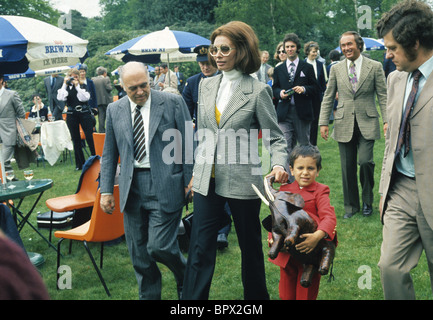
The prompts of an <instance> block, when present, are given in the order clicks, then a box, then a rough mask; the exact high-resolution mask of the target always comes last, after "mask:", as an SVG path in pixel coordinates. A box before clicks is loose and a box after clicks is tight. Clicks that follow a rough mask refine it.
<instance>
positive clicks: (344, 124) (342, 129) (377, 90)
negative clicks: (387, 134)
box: [319, 57, 387, 142]
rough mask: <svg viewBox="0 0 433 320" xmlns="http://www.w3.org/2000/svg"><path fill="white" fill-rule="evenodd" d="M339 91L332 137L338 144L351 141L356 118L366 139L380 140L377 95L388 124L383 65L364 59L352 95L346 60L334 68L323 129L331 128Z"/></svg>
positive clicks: (324, 105) (321, 122)
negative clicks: (331, 116)
mask: <svg viewBox="0 0 433 320" xmlns="http://www.w3.org/2000/svg"><path fill="white" fill-rule="evenodd" d="M337 92H338V106H337V110H336V112H335V116H334V131H333V132H332V138H334V139H335V140H336V141H338V142H349V141H350V140H351V139H352V136H353V130H354V125H355V119H356V121H357V123H358V126H359V129H360V131H361V134H362V136H363V137H364V138H365V139H367V140H378V139H380V132H381V130H380V125H379V113H378V111H377V108H376V95H377V98H378V100H379V107H380V112H381V114H382V119H383V122H384V123H385V122H387V117H386V80H385V75H384V72H383V69H382V64H381V63H379V62H377V61H374V60H371V59H369V58H366V57H363V62H362V68H361V77H360V79H359V81H358V85H357V89H356V93H355V94H354V93H353V92H352V85H351V83H350V81H349V76H348V70H347V59H345V60H343V61H341V62H340V63H337V64H336V65H334V66H333V67H332V68H331V73H330V75H329V81H328V86H327V88H326V91H325V95H324V97H323V101H322V106H321V111H320V117H319V125H320V126H322V125H326V126H327V125H328V123H329V117H330V115H331V112H332V111H333V107H334V101H335V94H336V93H337Z"/></svg>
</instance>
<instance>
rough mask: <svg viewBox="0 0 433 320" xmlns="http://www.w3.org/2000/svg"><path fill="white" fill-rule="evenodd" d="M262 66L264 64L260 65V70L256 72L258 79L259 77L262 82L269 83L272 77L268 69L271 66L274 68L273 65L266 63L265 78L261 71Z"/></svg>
mask: <svg viewBox="0 0 433 320" xmlns="http://www.w3.org/2000/svg"><path fill="white" fill-rule="evenodd" d="M261 67H262V66H261V65H260V68H259V70H258V71H257V72H256V75H257V79H259V81H261V82H264V83H268V81H269V80H270V79H269V76H268V70H269V69H270V68H272V67H271V65H270V64H268V63H265V78H264V79H262V74H261V72H260V70H261Z"/></svg>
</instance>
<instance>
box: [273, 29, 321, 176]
mask: <svg viewBox="0 0 433 320" xmlns="http://www.w3.org/2000/svg"><path fill="white" fill-rule="evenodd" d="M283 43H284V50H285V51H286V54H287V60H286V61H285V63H282V64H280V65H279V66H277V67H276V68H275V70H274V84H273V86H272V90H273V93H274V97H275V99H277V100H278V104H277V116H278V124H279V125H280V128H281V131H283V133H284V137H285V138H286V141H287V146H288V150H287V151H288V153H289V154H290V152H291V151H292V149H293V147H294V146H295V145H296V143H299V144H300V145H308V144H309V143H310V126H311V122H312V121H313V119H314V114H313V97H314V96H315V95H316V94H318V92H319V87H318V84H317V80H316V76H315V74H314V69H313V66H312V65H311V64H309V63H307V62H305V61H302V60H300V59H299V57H298V55H299V52H300V50H301V42H300V41H299V38H298V36H297V35H296V34H294V33H289V34H287V35H286V36H285V38H284V40H283ZM289 89H293V91H292V92H287V90H289ZM287 168H288V166H287Z"/></svg>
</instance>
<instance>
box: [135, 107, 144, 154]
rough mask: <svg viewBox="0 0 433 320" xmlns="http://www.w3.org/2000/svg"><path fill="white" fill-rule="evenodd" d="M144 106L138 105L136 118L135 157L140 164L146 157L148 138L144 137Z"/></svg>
mask: <svg viewBox="0 0 433 320" xmlns="http://www.w3.org/2000/svg"><path fill="white" fill-rule="evenodd" d="M141 107H142V106H140V105H137V107H136V108H135V116H134V132H133V135H134V157H135V160H137V161H138V162H141V161H143V159H144V156H145V155H146V143H145V141H146V137H145V135H144V123H143V117H142V115H141V112H140V109H141Z"/></svg>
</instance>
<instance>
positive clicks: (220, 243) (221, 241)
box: [217, 233, 229, 250]
mask: <svg viewBox="0 0 433 320" xmlns="http://www.w3.org/2000/svg"><path fill="white" fill-rule="evenodd" d="M228 246H229V241H228V240H227V235H226V234H225V233H220V234H219V235H218V238H217V248H218V249H219V250H222V249H224V248H227V247H228Z"/></svg>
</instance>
